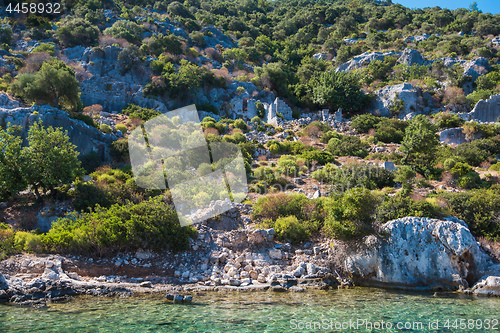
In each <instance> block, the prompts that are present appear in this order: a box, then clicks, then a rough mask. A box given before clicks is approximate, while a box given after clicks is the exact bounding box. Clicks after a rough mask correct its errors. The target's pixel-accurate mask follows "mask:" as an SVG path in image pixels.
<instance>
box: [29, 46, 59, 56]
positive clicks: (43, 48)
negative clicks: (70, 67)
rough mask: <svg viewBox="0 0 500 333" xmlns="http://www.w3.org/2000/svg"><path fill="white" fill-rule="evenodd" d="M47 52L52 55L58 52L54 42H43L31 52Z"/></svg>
mask: <svg viewBox="0 0 500 333" xmlns="http://www.w3.org/2000/svg"><path fill="white" fill-rule="evenodd" d="M38 52H47V53H48V54H50V55H51V56H53V55H54V54H56V46H55V45H54V44H49V43H42V44H40V45H38V46H37V47H35V48H34V49H33V50H31V53H38Z"/></svg>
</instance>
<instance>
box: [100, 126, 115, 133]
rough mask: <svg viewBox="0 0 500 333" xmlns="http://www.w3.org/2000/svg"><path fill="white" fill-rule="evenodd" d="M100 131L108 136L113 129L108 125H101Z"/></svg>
mask: <svg viewBox="0 0 500 333" xmlns="http://www.w3.org/2000/svg"><path fill="white" fill-rule="evenodd" d="M99 129H100V130H101V132H104V133H106V134H110V133H111V132H112V130H111V127H109V125H108V124H101V126H100V127H99Z"/></svg>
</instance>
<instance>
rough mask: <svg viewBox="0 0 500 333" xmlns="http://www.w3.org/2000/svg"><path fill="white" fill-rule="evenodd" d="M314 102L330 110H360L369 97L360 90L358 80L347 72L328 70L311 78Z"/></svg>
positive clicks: (365, 104)
mask: <svg viewBox="0 0 500 333" xmlns="http://www.w3.org/2000/svg"><path fill="white" fill-rule="evenodd" d="M310 85H311V89H312V92H313V101H314V103H316V104H318V105H320V106H322V107H328V108H329V109H331V110H335V111H336V110H337V109H339V108H341V109H342V110H345V111H347V112H358V111H361V110H362V109H363V108H364V107H365V106H367V104H368V102H369V98H368V97H367V96H365V94H364V93H363V92H362V91H361V86H360V84H359V80H358V79H357V78H356V76H355V75H353V74H351V73H348V72H338V73H336V72H334V71H329V72H326V73H323V74H321V76H320V77H319V78H315V79H312V80H311V83H310Z"/></svg>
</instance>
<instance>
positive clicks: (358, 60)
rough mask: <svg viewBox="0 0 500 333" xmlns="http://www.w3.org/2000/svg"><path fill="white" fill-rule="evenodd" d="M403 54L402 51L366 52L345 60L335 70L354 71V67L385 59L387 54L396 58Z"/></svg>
mask: <svg viewBox="0 0 500 333" xmlns="http://www.w3.org/2000/svg"><path fill="white" fill-rule="evenodd" d="M400 55H401V52H384V53H381V52H365V53H363V54H360V55H357V56H355V57H354V58H352V59H351V60H349V61H346V62H344V63H343V64H341V65H340V66H339V67H337V69H336V70H335V71H336V72H345V71H352V70H353V69H356V68H359V67H363V66H366V65H368V64H369V63H370V62H372V61H374V60H380V61H383V60H384V59H385V57H387V56H392V57H394V58H398V57H399V56H400Z"/></svg>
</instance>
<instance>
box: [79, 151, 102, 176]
mask: <svg viewBox="0 0 500 333" xmlns="http://www.w3.org/2000/svg"><path fill="white" fill-rule="evenodd" d="M78 159H79V160H80V161H81V162H82V168H83V169H85V172H86V173H87V174H88V173H91V172H94V170H95V169H97V168H98V167H99V166H100V165H101V157H100V156H99V154H98V153H97V152H96V151H94V150H92V151H91V152H90V153H88V154H87V155H80V156H78Z"/></svg>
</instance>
